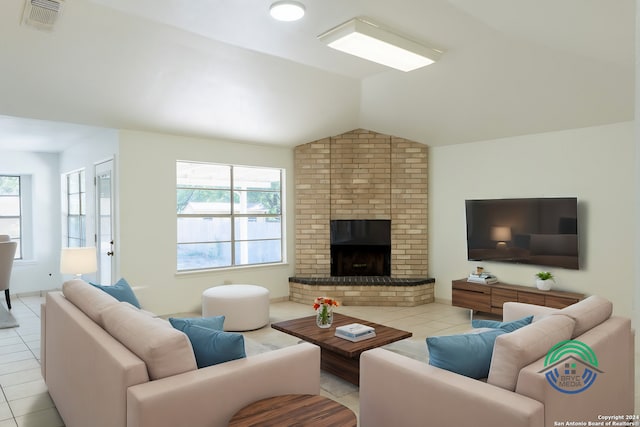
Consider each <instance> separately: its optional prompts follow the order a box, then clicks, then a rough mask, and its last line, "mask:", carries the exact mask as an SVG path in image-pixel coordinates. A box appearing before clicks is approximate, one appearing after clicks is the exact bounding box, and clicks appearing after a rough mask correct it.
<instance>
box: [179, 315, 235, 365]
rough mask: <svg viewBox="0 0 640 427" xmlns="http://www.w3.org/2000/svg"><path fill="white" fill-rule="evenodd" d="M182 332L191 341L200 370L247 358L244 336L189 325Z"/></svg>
mask: <svg viewBox="0 0 640 427" xmlns="http://www.w3.org/2000/svg"><path fill="white" fill-rule="evenodd" d="M182 332H184V333H185V334H187V336H188V337H189V341H191V346H192V347H193V353H194V354H195V356H196V364H197V365H198V368H204V367H206V366H211V365H217V364H218V363H224V362H228V361H230V360H236V359H242V358H245V357H247V355H246V353H245V351H244V337H243V336H242V334H238V333H235V332H224V331H218V330H215V329H209V328H203V327H202V326H198V325H189V324H187V325H186V326H185V328H184V330H183V331H182Z"/></svg>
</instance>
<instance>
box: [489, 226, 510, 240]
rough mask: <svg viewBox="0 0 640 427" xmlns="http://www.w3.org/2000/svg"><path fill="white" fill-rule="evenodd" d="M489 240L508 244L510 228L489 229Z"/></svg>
mask: <svg viewBox="0 0 640 427" xmlns="http://www.w3.org/2000/svg"><path fill="white" fill-rule="evenodd" d="M491 240H494V241H500V242H508V241H509V240H511V227H504V226H495V227H491Z"/></svg>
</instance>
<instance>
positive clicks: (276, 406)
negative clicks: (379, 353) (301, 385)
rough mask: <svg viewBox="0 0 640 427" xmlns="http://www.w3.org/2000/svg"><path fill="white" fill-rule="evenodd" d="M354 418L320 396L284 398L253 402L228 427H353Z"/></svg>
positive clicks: (355, 421)
mask: <svg viewBox="0 0 640 427" xmlns="http://www.w3.org/2000/svg"><path fill="white" fill-rule="evenodd" d="M356 425H357V419H356V414H354V413H353V411H351V409H349V408H347V407H346V406H344V405H341V404H340V403H338V402H336V401H335V400H331V399H329V398H327V397H324V396H319V395H313V394H285V395H282V396H275V397H269V398H266V399H262V400H258V401H257V402H253V403H251V404H249V405H247V406H245V407H244V408H242V409H241V410H239V411H238V412H236V414H235V415H234V416H233V417H232V418H231V420H230V421H229V427H256V426H260V427H271V426H272V427H282V426H308V427H314V426H317V427H330V426H334V427H356Z"/></svg>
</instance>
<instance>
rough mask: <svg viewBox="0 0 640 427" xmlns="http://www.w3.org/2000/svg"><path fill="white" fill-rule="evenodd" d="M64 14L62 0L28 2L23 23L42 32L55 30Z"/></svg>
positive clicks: (23, 15)
mask: <svg viewBox="0 0 640 427" xmlns="http://www.w3.org/2000/svg"><path fill="white" fill-rule="evenodd" d="M60 13H62V0H27V2H26V5H25V7H24V13H23V14H22V23H23V24H25V25H28V26H31V27H35V28H38V29H40V30H49V31H50V30H53V27H54V25H55V23H56V21H57V20H58V17H59V16H60Z"/></svg>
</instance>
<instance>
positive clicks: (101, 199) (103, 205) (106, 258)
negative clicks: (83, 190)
mask: <svg viewBox="0 0 640 427" xmlns="http://www.w3.org/2000/svg"><path fill="white" fill-rule="evenodd" d="M95 177H96V180H95V184H96V247H97V251H98V272H97V278H98V283H102V284H111V283H113V281H112V280H113V278H114V277H115V275H116V263H115V256H114V255H115V242H114V236H115V232H114V230H115V220H114V203H113V200H114V197H113V159H112V160H108V161H106V162H103V163H98V164H97V165H96V166H95Z"/></svg>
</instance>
